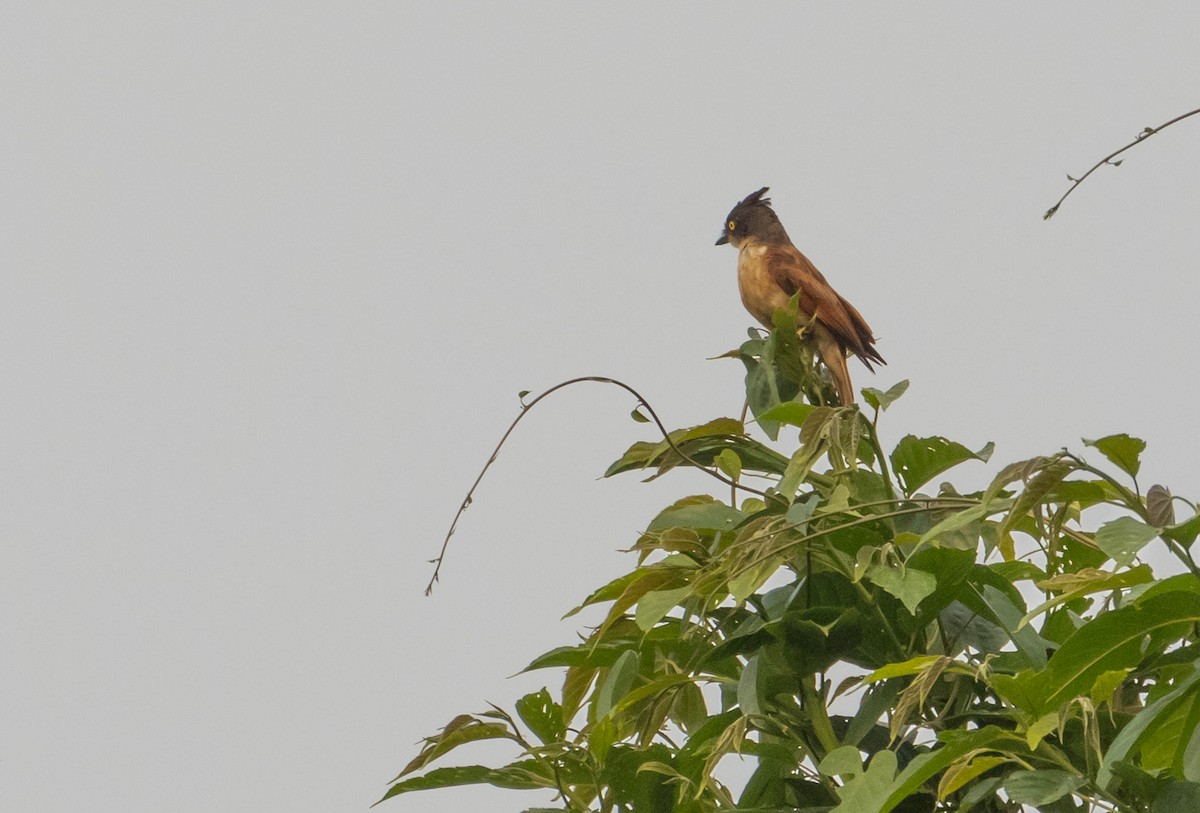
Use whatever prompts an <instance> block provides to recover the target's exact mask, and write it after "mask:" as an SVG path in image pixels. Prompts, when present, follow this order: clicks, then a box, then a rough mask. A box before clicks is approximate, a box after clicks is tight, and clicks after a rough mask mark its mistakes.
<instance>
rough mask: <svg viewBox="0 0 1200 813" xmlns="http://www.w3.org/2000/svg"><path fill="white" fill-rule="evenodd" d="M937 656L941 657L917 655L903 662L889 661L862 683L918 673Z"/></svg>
mask: <svg viewBox="0 0 1200 813" xmlns="http://www.w3.org/2000/svg"><path fill="white" fill-rule="evenodd" d="M939 658H941V656H940V655H918V656H917V657H915V658H909V659H908V660H906V661H904V662H903V663H889V664H888V665H887V666H881V667H879V668H878V669H876V670H875V671H874V672H872V673H871V674H869V675H867V676H866V677H865V678H863V683H876V682H878V681H881V680H887V679H888V678H894V677H906V676H908V675H918V674H920V673H921V672H924V671H925V670H926V669H927V668H928V667H929V665H930V664H931V663H933V662H934V661H936V660H938V659H939Z"/></svg>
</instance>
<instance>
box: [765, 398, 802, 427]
mask: <svg viewBox="0 0 1200 813" xmlns="http://www.w3.org/2000/svg"><path fill="white" fill-rule="evenodd" d="M816 409H817V407H815V406H813V405H812V404H802V403H800V402H799V401H785V402H784V403H782V404H776V405H775V406H773V407H771V408H770V409H768V410H767V411H766V412H764V413H763V414H761V415H759V416H758V419H759V421H772V422H774V423H786V424H788V425H790V426H803V425H804V422H805V421H806V420H808V416H809V415H811V414H812V413H813V411H814V410H816Z"/></svg>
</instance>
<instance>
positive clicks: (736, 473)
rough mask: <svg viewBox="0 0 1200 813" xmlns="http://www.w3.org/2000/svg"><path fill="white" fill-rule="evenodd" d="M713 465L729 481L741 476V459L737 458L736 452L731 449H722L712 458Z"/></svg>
mask: <svg viewBox="0 0 1200 813" xmlns="http://www.w3.org/2000/svg"><path fill="white" fill-rule="evenodd" d="M713 463H714V464H716V467H717V468H718V469H720V470H721V471H723V472H724V473H725V476H726V477H728V478H729V479H730V480H737V479H738V478H739V477H741V476H742V459H741V458H740V457H738V455H737V452H735V451H734V450H733V449H722V450H721V451H720V452H718V453H717V456H716V457H714V458H713Z"/></svg>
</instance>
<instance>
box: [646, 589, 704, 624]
mask: <svg viewBox="0 0 1200 813" xmlns="http://www.w3.org/2000/svg"><path fill="white" fill-rule="evenodd" d="M691 592H692V588H691V587H690V586H685V587H678V588H676V589H674V590H652V591H650V592H649V593H647V594H646V595H644V596H642V598H641V600H639V601H638V605H637V613H636V614H635V615H634V621H635V622H636V623H637V625H638V628H639V629H641V630H642V632H646V631H648V630H649V629H650V628H651V627H653V626H654V625H655V624H657V623H658V622H659V621H661V620H662V618H663V616H665V615H666V614H667V613H669V612H670V611H671V610H673V609H675V607H677V606H679V602H681V601H683V600H684V599H685V598H687V596H688V595H689V594H690V593H691Z"/></svg>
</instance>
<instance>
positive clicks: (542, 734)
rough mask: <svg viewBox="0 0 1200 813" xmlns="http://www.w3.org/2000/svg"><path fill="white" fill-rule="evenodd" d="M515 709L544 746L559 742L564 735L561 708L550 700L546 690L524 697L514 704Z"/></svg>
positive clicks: (565, 725)
mask: <svg viewBox="0 0 1200 813" xmlns="http://www.w3.org/2000/svg"><path fill="white" fill-rule="evenodd" d="M516 709H517V715H518V716H519V717H520V718H521V719H522V720H523V721H524V722H525V725H527V726H529V730H530V731H532V732H533V734H534V736H536V737H537V738H538V739H539V740H541V741H542V742H543V743H544V744H547V745H549V744H550V743H552V742H559V741H560V740H562V738H563V736H564V735H565V734H566V731H567V724H566V722H564V720H563V710H562V706H560V705H558V704H557V703H555V702H554V700H553V699H551V697H550V692H548V691H547V690H546V689H544V688H543V689H541V690H540V691H536V692H533V693H532V694H527V695H525V696H524V697H522V698H521V699H520V700H518V701H517V702H516Z"/></svg>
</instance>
